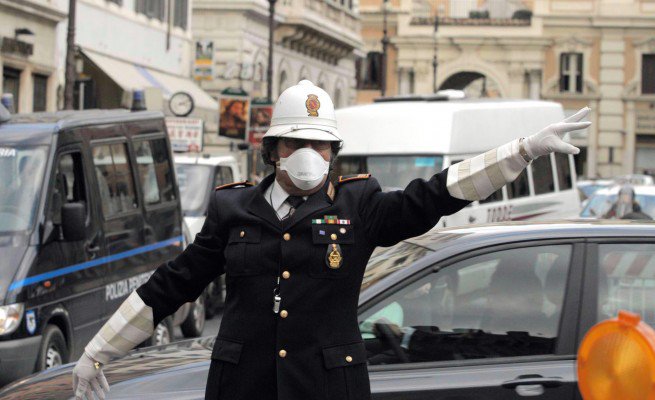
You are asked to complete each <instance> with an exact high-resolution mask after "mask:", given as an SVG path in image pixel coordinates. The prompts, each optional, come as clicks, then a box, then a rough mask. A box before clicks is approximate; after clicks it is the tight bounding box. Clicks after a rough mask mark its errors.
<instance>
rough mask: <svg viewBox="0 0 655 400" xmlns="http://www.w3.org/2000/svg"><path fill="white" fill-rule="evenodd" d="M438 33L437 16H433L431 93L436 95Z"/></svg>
mask: <svg viewBox="0 0 655 400" xmlns="http://www.w3.org/2000/svg"><path fill="white" fill-rule="evenodd" d="M438 31H439V14H438V13H437V14H436V15H435V16H434V54H433V56H432V92H433V93H437V89H438V88H437V66H438V65H439V63H438V62H437V32H438Z"/></svg>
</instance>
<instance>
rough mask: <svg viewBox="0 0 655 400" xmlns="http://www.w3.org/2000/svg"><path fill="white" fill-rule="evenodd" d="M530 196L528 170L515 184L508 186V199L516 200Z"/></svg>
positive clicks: (523, 172) (524, 171) (525, 170)
mask: <svg viewBox="0 0 655 400" xmlns="http://www.w3.org/2000/svg"><path fill="white" fill-rule="evenodd" d="M529 195H530V187H529V183H528V170H527V169H524V170H523V171H522V172H521V174H520V175H519V176H518V178H516V180H514V182H511V183H508V184H507V198H509V199H515V198H518V197H526V196H529Z"/></svg>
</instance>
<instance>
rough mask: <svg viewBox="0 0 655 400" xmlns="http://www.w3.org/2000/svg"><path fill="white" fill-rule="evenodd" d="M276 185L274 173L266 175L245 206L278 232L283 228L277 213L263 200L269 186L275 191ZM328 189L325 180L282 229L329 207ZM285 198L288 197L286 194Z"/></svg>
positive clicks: (329, 185)
mask: <svg viewBox="0 0 655 400" xmlns="http://www.w3.org/2000/svg"><path fill="white" fill-rule="evenodd" d="M276 184H277V182H276V181H275V173H272V174H270V175H268V176H267V177H266V178H264V180H263V181H261V182H260V183H259V185H257V187H256V189H257V190H255V191H253V196H252V198H251V199H250V202H249V204H248V205H247V206H246V208H247V210H248V211H249V212H250V213H252V214H255V215H257V216H258V217H260V218H262V219H263V220H265V221H266V222H268V223H270V224H271V225H273V226H275V227H276V228H277V229H278V230H281V229H282V228H283V226H282V224H281V222H280V220H279V219H278V217H277V213H276V212H275V210H274V209H273V205H272V204H269V202H268V201H267V200H266V199H265V198H264V196H265V195H266V192H267V189H268V188H269V186H270V185H274V186H273V188H272V189H271V190H275V185H276ZM278 186H279V185H278ZM329 188H331V184H330V180H329V179H327V180H326V182H325V184H324V185H323V187H322V188H321V190H319V191H317V192H316V193H314V194H312V195H311V196H308V197H307V201H306V202H305V204H303V205H302V207H299V208H298V211H296V213H295V214H294V215H293V216H292V217H291V218H289V219H288V220H287V222H286V224H285V227H284V228H285V229H289V228H290V227H291V226H293V225H295V224H296V222H298V221H300V220H302V219H303V218H305V217H307V216H308V215H310V214H312V213H315V212H318V211H320V210H322V209H324V208H327V207H329V206H331V205H332V199H331V198H330V196H328V189H329ZM280 189H281V192H284V193H286V192H285V191H284V189H282V188H281V187H280ZM332 190H333V189H332ZM286 196H288V194H287V195H286ZM286 196H285V197H284V198H282V200H281V202H280V203H279V204H281V203H283V202H284V201H285V200H286ZM279 204H278V206H279Z"/></svg>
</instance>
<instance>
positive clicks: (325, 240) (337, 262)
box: [312, 215, 354, 269]
mask: <svg viewBox="0 0 655 400" xmlns="http://www.w3.org/2000/svg"><path fill="white" fill-rule="evenodd" d="M312 235H313V239H314V243H316V244H325V245H327V250H326V251H325V264H326V265H327V266H328V268H330V269H339V268H341V266H342V265H343V251H342V250H341V244H351V243H353V242H354V235H353V229H352V225H350V220H349V219H339V218H338V217H337V216H336V215H326V216H325V217H324V218H323V219H313V220H312Z"/></svg>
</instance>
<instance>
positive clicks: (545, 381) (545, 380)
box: [502, 375, 564, 389]
mask: <svg viewBox="0 0 655 400" xmlns="http://www.w3.org/2000/svg"><path fill="white" fill-rule="evenodd" d="M563 384H564V380H563V379H562V378H560V377H558V376H552V377H543V376H541V375H521V376H519V377H517V378H516V379H512V380H511V381H506V382H503V383H502V387H504V388H506V389H516V387H517V386H522V385H541V386H543V387H547V388H554V387H559V386H562V385H563Z"/></svg>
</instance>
